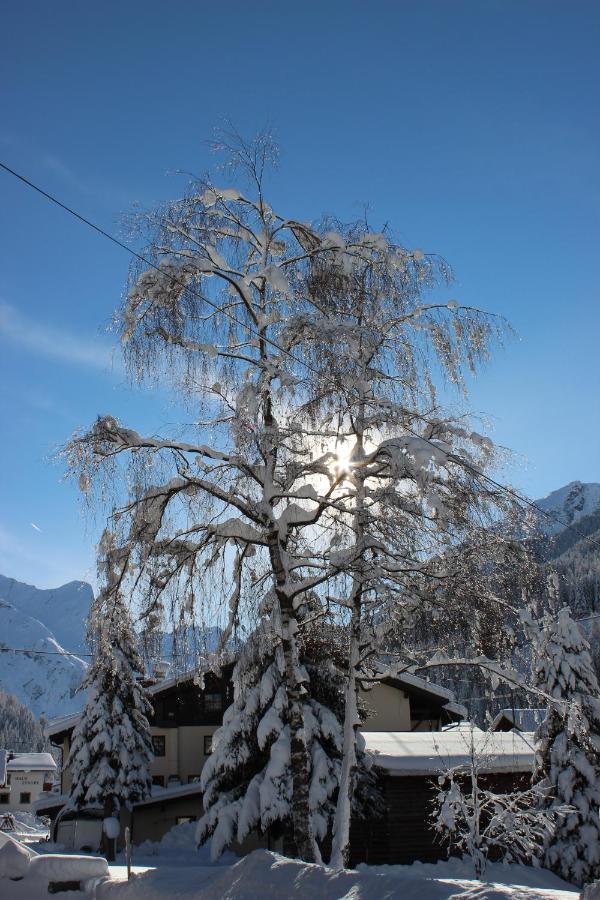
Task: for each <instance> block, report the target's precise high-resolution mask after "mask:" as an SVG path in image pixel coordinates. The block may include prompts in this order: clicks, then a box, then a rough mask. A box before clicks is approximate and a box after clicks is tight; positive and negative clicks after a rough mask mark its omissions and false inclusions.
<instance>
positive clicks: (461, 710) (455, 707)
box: [444, 700, 468, 719]
mask: <svg viewBox="0 0 600 900" xmlns="http://www.w3.org/2000/svg"><path fill="white" fill-rule="evenodd" d="M444 709H445V710H446V712H449V713H454V714H455V715H457V716H460V717H461V719H466V718H467V716H468V712H467V707H466V706H463V705H462V703H457V702H456V701H455V700H450V702H449V703H446V704H445V705H444Z"/></svg>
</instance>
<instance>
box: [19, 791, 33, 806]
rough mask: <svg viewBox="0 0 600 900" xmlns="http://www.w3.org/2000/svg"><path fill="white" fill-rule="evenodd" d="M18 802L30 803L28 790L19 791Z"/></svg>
mask: <svg viewBox="0 0 600 900" xmlns="http://www.w3.org/2000/svg"><path fill="white" fill-rule="evenodd" d="M19 803H31V794H30V793H29V791H25V792H23V793H21V795H20V799H19Z"/></svg>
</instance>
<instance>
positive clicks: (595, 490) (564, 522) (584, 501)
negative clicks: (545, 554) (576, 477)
mask: <svg viewBox="0 0 600 900" xmlns="http://www.w3.org/2000/svg"><path fill="white" fill-rule="evenodd" d="M536 504H537V506H539V507H540V508H541V509H543V510H544V512H546V513H549V514H550V515H551V516H552V517H554V521H551V520H550V519H548V518H546V517H540V529H541V530H542V531H543V532H544V533H545V534H548V535H554V534H558V533H559V532H560V531H562V530H563V529H564V528H565V527H568V526H569V525H573V524H575V523H576V522H578V521H579V520H580V519H582V518H584V517H585V516H589V515H592V514H593V513H596V512H599V511H600V484H598V483H596V482H588V483H587V484H586V483H584V482H581V481H571V482H570V483H569V484H566V485H565V486H564V487H561V488H559V489H558V490H557V491H552V493H550V494H548V496H547V497H543V498H542V499H541V500H536Z"/></svg>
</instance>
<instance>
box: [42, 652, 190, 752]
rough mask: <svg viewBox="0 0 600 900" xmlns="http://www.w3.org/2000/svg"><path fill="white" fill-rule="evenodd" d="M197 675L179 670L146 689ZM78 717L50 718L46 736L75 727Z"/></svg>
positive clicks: (154, 689)
mask: <svg viewBox="0 0 600 900" xmlns="http://www.w3.org/2000/svg"><path fill="white" fill-rule="evenodd" d="M197 676H198V669H190V670H189V671H188V672H181V673H179V674H178V675H171V676H170V677H169V678H163V679H162V681H157V682H156V683H155V684H150V685H148V687H147V688H146V690H147V691H148V693H149V694H151V695H154V694H159V693H161V692H162V691H166V690H168V689H169V688H171V687H175V686H176V685H178V684H183V683H186V682H188V681H192V680H193V679H194V678H196V677H197ZM80 718H81V713H72V714H71V715H69V716H61V717H60V718H58V719H52V721H51V722H48V723H47V725H46V728H45V732H46V734H47V735H48V737H52V736H53V735H55V734H61V733H62V732H63V731H69V729H71V728H75V726H76V725H77V723H78V721H79V719H80Z"/></svg>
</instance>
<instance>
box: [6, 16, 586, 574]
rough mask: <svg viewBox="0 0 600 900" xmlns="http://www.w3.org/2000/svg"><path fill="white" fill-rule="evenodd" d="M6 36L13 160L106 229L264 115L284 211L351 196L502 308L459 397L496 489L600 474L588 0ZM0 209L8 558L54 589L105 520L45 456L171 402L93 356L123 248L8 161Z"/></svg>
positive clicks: (54, 19) (25, 22)
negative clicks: (477, 416)
mask: <svg viewBox="0 0 600 900" xmlns="http://www.w3.org/2000/svg"><path fill="white" fill-rule="evenodd" d="M1 31H2V33H1V35H0V94H1V99H2V116H1V119H0V158H1V159H2V160H3V161H5V162H6V163H7V164H8V165H11V166H12V167H14V168H16V169H18V170H20V171H22V172H23V173H24V174H26V175H27V176H29V177H30V178H32V180H34V181H37V182H38V183H40V184H42V185H43V186H45V187H46V188H47V189H48V190H50V191H51V192H54V193H56V194H57V195H59V196H60V197H61V198H62V199H64V201H65V202H67V203H69V204H72V205H73V206H75V207H76V208H77V209H78V210H80V211H81V212H82V213H83V214H85V215H87V216H89V217H91V218H93V219H94V220H95V221H97V222H98V223H99V224H101V225H103V226H104V227H107V228H108V229H110V230H112V231H118V229H119V227H120V226H119V215H120V214H121V213H122V212H126V211H128V210H130V209H131V208H132V204H133V203H135V202H138V203H140V204H141V205H142V206H144V207H151V206H153V205H154V204H156V203H157V202H160V201H161V200H164V199H167V198H169V197H172V196H175V195H177V194H178V192H179V191H180V190H181V189H182V188H183V186H184V184H185V178H182V177H181V176H177V175H173V174H169V173H173V172H174V171H176V170H187V171H193V172H203V171H205V170H206V168H207V167H208V166H209V165H210V164H211V159H210V153H209V150H208V147H207V143H206V142H207V140H208V139H210V138H211V136H212V134H213V129H214V127H215V126H217V125H218V124H219V123H220V122H221V121H222V119H223V117H230V118H231V119H232V120H233V121H234V122H235V124H236V126H237V127H238V128H239V129H240V130H241V131H242V132H243V133H245V134H248V135H252V134H253V133H254V132H255V131H256V130H258V129H260V128H262V127H263V126H265V125H270V126H271V127H272V128H273V129H274V130H275V132H276V134H277V137H278V140H279V143H280V145H281V148H282V158H281V166H280V170H279V172H278V173H277V175H276V177H275V179H274V181H273V185H272V193H273V196H274V198H275V201H276V202H277V204H279V206H280V207H281V208H284V209H286V210H288V211H289V212H290V213H291V214H293V215H294V216H296V217H297V218H300V219H311V218H315V217H317V216H318V215H319V214H321V213H323V212H335V213H336V214H337V215H339V216H340V217H341V218H343V219H350V218H352V217H354V216H355V215H357V214H359V213H360V211H361V210H362V208H363V205H364V204H365V203H368V204H369V206H370V217H371V220H372V221H373V223H381V224H383V223H385V222H389V223H390V224H391V225H392V226H393V229H394V232H395V234H396V235H397V236H399V237H400V238H401V239H402V240H404V241H405V242H406V243H407V244H408V245H410V246H414V247H421V248H423V249H426V250H428V251H436V252H439V253H442V254H443V255H444V256H445V257H446V258H447V259H448V261H449V262H450V263H451V264H452V265H453V267H454V269H455V272H456V276H457V286H456V287H455V288H454V290H453V292H452V293H453V295H454V296H456V297H457V298H458V299H460V300H461V301H464V302H466V303H473V304H478V305H481V306H482V307H484V308H486V309H489V310H493V311H495V312H499V313H502V314H504V315H506V316H507V317H508V318H509V319H510V320H511V321H512V323H513V325H514V326H515V327H516V329H517V331H518V332H519V335H520V340H518V341H515V342H513V343H512V344H511V345H509V346H508V348H507V349H506V350H505V351H504V352H501V353H499V354H498V355H497V356H496V358H495V360H494V361H493V363H492V364H491V365H490V366H489V368H488V369H487V370H486V371H485V372H484V373H483V374H482V376H481V377H480V379H479V380H478V382H477V383H476V384H475V385H474V387H473V391H472V395H471V405H472V407H473V408H474V409H475V410H476V411H478V412H482V413H485V414H487V415H488V416H489V422H490V426H491V428H492V432H491V434H492V436H493V437H494V438H495V439H496V440H497V441H499V442H500V443H502V444H505V445H507V446H509V447H511V448H512V449H513V450H514V451H515V454H516V457H515V461H514V464H512V465H511V467H510V469H509V470H508V471H507V472H506V473H505V475H506V478H508V479H510V480H511V481H512V482H513V483H514V484H515V485H516V486H517V487H519V488H520V489H522V490H524V491H525V492H527V493H528V494H530V495H531V496H533V497H539V496H542V495H544V494H546V493H548V492H549V491H551V490H553V489H554V488H556V487H559V486H561V485H563V484H564V483H566V482H568V481H571V480H574V479H581V480H587V481H594V480H596V481H598V480H600V416H599V415H598V406H599V404H598V396H599V387H600V374H599V372H600V367H599V360H598V357H599V354H598V343H599V334H600V314H599V312H598V310H599V303H598V277H597V262H596V260H597V254H598V240H599V237H600V234H599V232H600V228H599V219H600V167H599V165H598V159H599V151H600V120H599V117H598V109H599V108H600V96H599V95H600V54H598V46H600V5H599V4H598V3H596V2H567V0H565V2H555V0H543V2H532V0H525V2H523V0H518V2H510V0H507V2H494V0H477V2H475V0H474V2H462V0H454V2H449V0H439V2H434V0H420V2H418V3H417V2H410V3H409V2H408V0H396V2H392V0H390V2H379V0H372V2H370V3H362V2H361V3H358V2H352V0H345V2H341V0H340V2H337V0H332V2H303V3H298V4H292V3H281V2H277V3H274V2H261V0H259V2H256V3H252V4H251V3H247V2H241V0H231V2H229V3H227V4H216V3H211V4H209V3H201V2H174V3H172V4H165V3H162V2H161V3H159V2H156V0H145V2H134V0H129V2H126V3H122V2H119V3H117V2H112V0H104V2H103V3H101V4H100V3H98V4H89V3H85V4H83V3H80V2H66V0H61V2H60V3H54V4H49V3H46V2H39V0H36V2H28V3H21V4H14V3H13V4H9V5H8V6H6V7H5V8H4V11H3V27H2V30H1ZM0 198H1V202H0V234H1V239H2V240H1V247H2V255H1V258H2V265H1V266H0V378H1V384H2V388H3V390H2V392H1V397H0V404H1V410H0V412H1V416H2V423H3V428H2V432H3V436H4V440H3V441H2V442H0V472H1V473H2V475H1V485H0V571H1V572H2V573H3V574H5V575H8V576H13V577H16V578H18V579H21V580H25V581H29V582H32V583H35V584H37V585H39V586H40V587H49V586H53V585H57V584H59V583H61V582H64V581H67V580H70V579H75V578H87V579H91V578H93V574H94V562H93V560H94V552H93V546H94V542H95V540H96V539H97V535H98V528H99V523H97V522H93V521H90V520H88V519H86V518H85V517H84V516H83V514H82V512H81V509H80V507H79V505H78V500H77V494H76V491H75V488H74V486H73V485H71V484H68V483H65V482H64V480H62V475H63V473H62V470H61V468H60V466H59V465H57V464H55V463H52V462H51V461H50V457H51V454H52V452H53V450H54V448H55V447H56V446H57V445H59V444H61V443H63V442H64V441H65V439H66V438H68V436H69V435H70V433H71V432H72V430H73V429H74V428H75V427H77V426H80V425H84V424H87V423H89V422H90V421H92V420H93V418H94V417H95V415H96V414H97V413H100V412H112V413H114V414H116V415H118V416H120V417H122V418H124V419H125V420H127V421H128V422H129V423H131V424H133V425H134V426H139V427H143V428H152V429H156V430H159V429H160V426H161V425H166V423H168V422H170V421H172V420H173V418H174V417H175V416H176V411H175V410H174V409H173V408H172V407H170V406H169V403H168V401H167V399H166V397H165V396H158V397H157V396H152V395H150V394H148V393H147V392H144V391H141V390H139V389H131V388H129V387H128V385H127V383H126V382H125V379H124V377H123V375H122V372H121V369H120V364H119V360H118V356H117V357H115V358H114V360H113V362H112V363H111V346H112V344H113V339H112V336H111V335H110V334H108V333H107V332H106V326H107V324H108V323H109V321H110V317H111V313H112V311H113V309H114V307H115V306H116V305H117V303H118V302H119V299H120V296H121V292H122V290H123V286H124V283H125V278H126V274H127V265H128V259H127V257H126V254H124V253H123V252H122V251H120V250H118V249H117V248H116V247H114V246H111V245H110V244H109V243H108V242H105V241H103V240H102V239H100V238H99V237H97V236H96V235H94V234H93V233H92V232H89V231H87V230H86V229H85V228H84V227H83V226H81V225H79V224H78V223H76V222H74V221H73V220H71V219H69V218H68V217H67V216H66V215H65V214H64V213H62V212H61V211H59V210H57V209H55V208H52V207H51V206H50V205H49V204H48V203H46V202H45V201H43V200H42V199H40V198H39V197H37V196H35V195H34V194H32V193H31V192H28V191H27V189H25V188H24V187H22V186H21V185H20V184H18V183H17V182H15V181H13V180H11V179H10V178H9V177H8V176H7V175H5V174H2V173H0ZM33 526H36V527H33Z"/></svg>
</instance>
